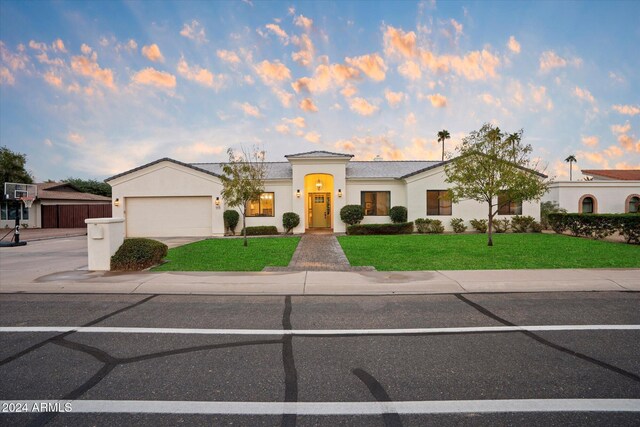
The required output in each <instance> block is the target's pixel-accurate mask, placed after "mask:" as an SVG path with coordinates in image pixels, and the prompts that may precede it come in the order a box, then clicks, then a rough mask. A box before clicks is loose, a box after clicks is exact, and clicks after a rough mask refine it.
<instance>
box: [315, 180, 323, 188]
mask: <svg viewBox="0 0 640 427" xmlns="http://www.w3.org/2000/svg"><path fill="white" fill-rule="evenodd" d="M316 188H317V189H318V190H320V189H321V188H322V182H320V180H318V182H316Z"/></svg>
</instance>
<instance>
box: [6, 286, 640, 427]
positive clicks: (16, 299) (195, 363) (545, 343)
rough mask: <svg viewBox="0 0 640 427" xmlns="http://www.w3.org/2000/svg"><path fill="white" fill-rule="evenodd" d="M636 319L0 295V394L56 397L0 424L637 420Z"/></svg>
mask: <svg viewBox="0 0 640 427" xmlns="http://www.w3.org/2000/svg"><path fill="white" fill-rule="evenodd" d="M630 325H631V326H633V327H629V326H630ZM638 325H640V293H636V292H591V293H590V292H579V293H518V294H509V293H505V294H466V295H423V296H409V295H407V296H376V297H363V296H359V297H348V296H340V297H309V296H305V297H285V296H283V297H278V296H269V297H267V296H265V297H255V296H253V297H223V296H170V295H34V294H30V295H19V294H5V295H1V296H0V400H1V401H3V403H2V404H4V403H6V402H7V401H13V402H14V403H15V402H27V401H28V402H29V404H30V405H31V404H33V403H34V402H45V401H49V402H56V401H63V402H70V407H71V412H55V411H54V412H44V413H2V414H0V424H2V425H12V426H13V425H42V424H47V425H109V426H111V425H149V426H158V425H176V424H185V425H220V424H223V425H227V424H228V425H231V424H233V425H367V426H368V425H545V426H548V425H563V426H564V425H617V426H618V425H638V424H640V404H638V402H640V400H637V399H640V329H639V327H638ZM617 326H618V328H617ZM47 327H49V328H54V330H47V329H46V328H47ZM69 327H71V328H72V329H73V330H69ZM80 327H85V328H92V329H86V330H83V329H82V328H80ZM519 327H522V328H519ZM527 327H532V328H527ZM10 328H14V329H10ZM75 328H80V329H77V331H76V330H75ZM132 328H149V329H146V330H144V331H140V330H136V329H132ZM186 329H188V330H186ZM603 399H605V400H603ZM218 402H223V403H222V404H220V405H217V403H218ZM279 402H290V403H288V404H280V403H279ZM295 402H299V403H297V404H296V403H295ZM345 402H347V403H349V404H344V403H345ZM155 403H157V405H155ZM618 404H619V405H622V406H623V407H624V408H626V409H619V408H618V409H616V408H617V407H616V405H618ZM123 405H124V406H123ZM341 405H342V406H341ZM443 405H444V406H446V408H445V409H443ZM447 405H449V406H447ZM572 405H573V406H572ZM576 405H577V406H576ZM624 405H627V406H624ZM629 405H631V410H629ZM381 408H382V409H381ZM509 408H511V409H509ZM576 408H577V409H576ZM0 409H3V408H0Z"/></svg>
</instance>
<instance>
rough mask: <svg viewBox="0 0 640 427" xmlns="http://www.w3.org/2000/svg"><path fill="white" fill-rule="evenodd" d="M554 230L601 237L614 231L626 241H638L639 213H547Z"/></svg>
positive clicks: (639, 231)
mask: <svg viewBox="0 0 640 427" xmlns="http://www.w3.org/2000/svg"><path fill="white" fill-rule="evenodd" d="M549 223H550V225H551V227H552V228H553V230H554V231H556V232H557V233H562V232H563V231H565V230H567V229H568V230H570V231H571V234H573V235H574V236H583V237H591V238H594V239H602V238H604V237H607V236H609V235H611V234H613V233H615V232H616V231H617V232H618V233H620V234H621V235H622V236H624V238H625V240H626V242H627V243H640V215H636V214H577V213H570V214H568V213H553V214H549Z"/></svg>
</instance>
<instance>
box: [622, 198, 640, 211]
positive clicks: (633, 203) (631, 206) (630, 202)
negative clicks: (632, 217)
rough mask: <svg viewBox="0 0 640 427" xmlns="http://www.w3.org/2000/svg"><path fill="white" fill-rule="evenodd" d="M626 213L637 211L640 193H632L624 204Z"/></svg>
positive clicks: (639, 204) (639, 203)
mask: <svg viewBox="0 0 640 427" xmlns="http://www.w3.org/2000/svg"><path fill="white" fill-rule="evenodd" d="M624 207H625V212H626V213H637V212H638V211H639V210H640V195H638V194H632V195H630V196H629V197H627V201H626V202H625V204H624Z"/></svg>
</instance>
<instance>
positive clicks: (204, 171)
mask: <svg viewBox="0 0 640 427" xmlns="http://www.w3.org/2000/svg"><path fill="white" fill-rule="evenodd" d="M162 162H170V163H175V164H176V165H180V166H184V167H185V168H189V169H193V170H196V171H198V172H202V173H206V174H207V175H211V176H215V177H216V178H222V177H221V176H220V175H218V174H217V173H214V172H210V171H208V170H205V169H201V168H199V167H197V166H193V165H190V164H189V163H183V162H180V161H178V160H174V159H170V158H169V157H163V158H162V159H158V160H155V161H153V162H151V163H147V164H146V165H142V166H138V167H137V168H133V169H130V170H128V171H126V172H122V173H119V174H117V175H114V176H112V177H109V178H107V179H105V180H104V182H109V181H113V180H114V179H116V178H120V177H121V176H125V175H128V174H130V173H133V172H137V171H139V170H142V169H146V168H148V167H149V166H153V165H156V164H158V163H162Z"/></svg>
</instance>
